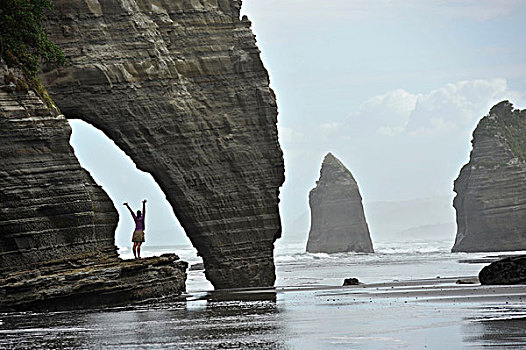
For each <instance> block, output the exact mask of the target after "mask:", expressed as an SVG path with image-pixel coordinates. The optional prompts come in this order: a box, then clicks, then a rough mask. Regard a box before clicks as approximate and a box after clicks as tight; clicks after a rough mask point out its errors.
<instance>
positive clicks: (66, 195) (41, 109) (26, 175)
mask: <svg viewBox="0 0 526 350" xmlns="http://www.w3.org/2000/svg"><path fill="white" fill-rule="evenodd" d="M17 86H18V88H17ZM70 135H71V128H70V127H69V124H68V122H67V121H66V119H65V118H64V116H63V115H61V114H59V113H58V111H57V110H55V109H54V108H53V107H52V106H51V107H49V106H47V105H46V104H45V103H44V102H43V100H42V98H40V97H39V96H38V95H37V94H35V93H34V92H33V91H28V90H27V83H26V81H25V78H24V76H23V74H22V73H21V72H19V71H16V70H12V69H11V70H8V69H7V67H5V66H4V65H3V64H2V62H0V137H1V139H2V142H1V143H0V159H2V175H1V176H0V309H1V310H29V309H30V310H35V309H48V310H49V309H56V310H62V309H67V308H78V307H87V306H90V307H91V306H102V305H114V304H124V303H128V302H132V301H140V300H144V299H146V298H160V297H163V296H168V295H169V296H176V295H180V294H181V293H182V292H184V290H185V287H184V284H185V281H186V272H185V269H186V263H184V262H179V261H178V258H177V257H176V256H174V255H172V256H165V257H162V258H156V259H145V260H141V261H140V262H122V261H121V260H120V259H119V258H118V254H117V249H116V247H115V244H114V234H115V227H116V226H117V221H118V214H117V211H116V210H115V208H114V207H113V204H112V202H111V200H110V199H109V197H108V196H107V195H106V193H105V192H104V191H103V190H102V189H101V188H100V186H98V185H97V184H96V183H95V182H94V181H93V179H92V178H91V176H90V175H89V173H88V172H86V171H85V170H84V169H82V168H81V166H80V164H79V163H78V161H77V159H76V157H75V155H74V154H73V149H72V148H71V146H70V145H69V138H70Z"/></svg>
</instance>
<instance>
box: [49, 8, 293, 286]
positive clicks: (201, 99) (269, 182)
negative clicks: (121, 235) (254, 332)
mask: <svg viewBox="0 0 526 350" xmlns="http://www.w3.org/2000/svg"><path fill="white" fill-rule="evenodd" d="M54 4H55V14H54V15H53V17H52V18H51V19H50V20H49V22H48V23H47V27H48V29H49V31H50V34H51V35H50V36H51V38H52V40H53V41H54V42H55V43H56V44H57V45H58V46H59V47H60V48H61V49H62V50H63V51H64V53H65V55H66V57H67V59H68V64H67V66H66V67H65V68H61V69H59V70H53V71H48V72H46V73H45V74H44V75H43V76H42V78H43V80H44V82H45V84H46V86H47V87H48V89H49V91H50V94H51V96H52V97H53V99H54V101H55V102H57V104H58V106H59V107H60V109H61V110H62V111H63V113H64V114H65V115H66V117H67V118H80V119H83V120H85V121H87V122H89V123H91V124H93V125H94V126H95V127H97V128H98V129H100V130H102V131H103V132H104V133H105V134H106V135H108V136H109V137H110V138H111V139H112V140H113V141H115V143H116V144H117V145H118V146H119V147H120V148H121V149H122V150H124V151H125V152H126V153H127V154H128V155H129V156H130V157H131V158H132V159H133V160H134V162H135V163H136V164H137V166H138V167H139V168H140V169H141V170H144V171H147V172H149V173H151V174H152V175H153V177H154V178H155V180H156V181H157V182H158V183H159V185H160V187H161V188H162V189H163V191H164V193H165V194H166V196H167V198H168V200H169V202H170V203H171V204H172V207H173V209H174V212H175V214H176V216H177V217H178V219H179V221H180V222H181V225H182V226H183V227H184V229H185V231H186V233H187V235H188V236H189V238H190V240H191V241H192V243H193V244H194V246H195V247H196V248H197V250H198V252H199V254H200V255H201V256H202V258H203V261H204V264H205V268H206V276H207V278H208V279H209V280H210V281H211V282H212V284H213V285H214V286H215V287H216V288H229V287H253V286H271V285H273V283H274V280H275V273H274V261H273V246H274V241H275V240H276V239H277V238H279V237H280V235H281V223H280V217H279V211H278V201H279V200H278V195H279V188H280V186H281V184H282V183H283V181H284V166H283V158H282V152H281V149H280V147H279V144H278V138H277V127H276V122H277V107H276V100H275V97H274V94H273V92H272V91H271V89H270V88H269V79H268V74H267V71H266V70H265V68H264V67H263V64H262V62H261V59H260V57H259V50H258V48H257V46H256V44H255V37H254V34H253V33H252V31H251V29H250V25H251V23H250V22H249V21H248V20H247V19H246V18H243V19H240V13H239V12H240V7H241V1H236V0H200V1H188V0H174V1H153V0H131V1H124V0H118V1H97V0H95V1H66V0H55V1H54ZM116 171H118V170H116Z"/></svg>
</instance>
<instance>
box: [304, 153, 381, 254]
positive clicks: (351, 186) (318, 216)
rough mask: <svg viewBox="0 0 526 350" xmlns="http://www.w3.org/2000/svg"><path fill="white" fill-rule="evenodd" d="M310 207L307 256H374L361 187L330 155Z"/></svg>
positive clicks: (314, 189)
mask: <svg viewBox="0 0 526 350" xmlns="http://www.w3.org/2000/svg"><path fill="white" fill-rule="evenodd" d="M309 204H310V207H311V228H310V232H309V240H308V242H307V251H308V252H310V253H339V252H350V251H354V252H363V253H373V252H374V250H373V244H372V242H371V237H370V235H369V228H368V226H367V222H366V220H365V215H364V212H363V206H362V196H361V195H360V190H359V189H358V184H357V183H356V180H355V179H354V177H353V176H352V174H351V172H350V171H349V170H348V169H347V168H346V167H345V166H344V165H343V164H342V162H340V161H339V160H338V159H337V158H336V157H335V156H333V155H332V154H331V153H329V154H327V155H326V156H325V159H324V160H323V164H322V166H321V171H320V179H319V180H318V181H317V182H316V187H315V188H313V189H312V190H311V191H310V193H309Z"/></svg>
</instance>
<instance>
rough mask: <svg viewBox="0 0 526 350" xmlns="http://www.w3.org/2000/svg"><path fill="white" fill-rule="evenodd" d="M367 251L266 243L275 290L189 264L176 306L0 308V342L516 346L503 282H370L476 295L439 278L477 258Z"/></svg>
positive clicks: (472, 268)
mask: <svg viewBox="0 0 526 350" xmlns="http://www.w3.org/2000/svg"><path fill="white" fill-rule="evenodd" d="M375 248H376V251H377V252H376V254H369V255H367V254H337V255H326V254H306V253H302V252H301V251H302V249H303V247H302V246H301V245H300V244H298V245H288V246H285V247H278V249H277V250H276V265H277V277H278V278H277V283H276V285H277V287H276V289H273V290H264V291H250V292H222V293H217V292H210V289H211V288H210V284H209V283H208V282H207V281H206V280H205V279H204V277H203V274H202V272H200V271H190V272H189V280H188V291H189V292H190V293H191V294H192V295H191V297H189V299H188V301H187V302H179V303H168V304H150V305H142V306H134V307H125V308H109V309H103V310H87V311H71V312H58V313H8V314H0V348H2V349H4V348H5V349H33V348H43V349H114V348H118V349H134V348H138V349H162V348H165V349H174V348H177V349H213V348H227V349H232V348H241V349H250V348H254V349H325V348H331V349H333V348H334V349H400V348H405V349H422V348H429V349H464V348H465V349H479V348H481V347H486V346H488V347H497V346H499V347H503V348H509V347H526V338H525V332H524V329H525V328H524V327H525V326H526V305H525V304H523V303H522V296H521V295H513V293H511V292H510V291H509V289H506V288H502V289H499V290H497V291H496V293H495V292H493V291H492V290H490V291H489V292H492V293H494V294H491V295H490V296H489V297H487V296H484V297H483V298H472V297H471V298H469V297H465V298H458V297H455V298H449V299H448V300H445V299H441V298H438V297H428V298H422V297H420V298H419V297H418V296H415V295H417V294H406V291H407V290H410V289H412V290H416V289H418V288H428V287H426V283H423V282H418V283H416V284H415V285H413V286H407V285H406V286H404V283H399V285H397V284H393V286H394V287H393V288H394V289H393V290H395V291H397V292H398V294H395V295H390V296H388V295H387V294H388V292H389V291H390V290H389V287H388V286H389V284H388V285H386V286H387V287H382V286H380V287H378V285H375V284H372V283H379V282H387V283H391V282H393V281H404V280H415V279H421V278H432V279H434V281H435V282H436V281H437V279H436V277H437V276H441V279H440V283H441V284H440V285H436V286H435V287H434V288H436V289H435V290H436V291H438V292H437V293H440V292H441V291H442V290H447V289H455V288H457V289H456V290H459V289H458V288H466V289H465V290H466V291H467V290H472V289H473V288H475V289H474V290H477V288H479V287H477V286H455V284H454V282H451V281H446V280H445V278H446V277H454V276H469V275H476V274H477V273H478V271H479V270H480V269H481V268H482V266H484V265H486V264H485V263H478V264H468V263H462V262H461V261H464V260H470V259H481V258H484V257H485V256H487V254H458V253H457V254H452V253H449V251H448V250H449V248H450V247H449V244H448V243H447V242H435V243H429V242H428V243H422V244H419V243H413V244H412V245H408V244H404V243H385V244H381V243H380V244H378V243H377V244H375ZM170 249H173V247H172V248H170V247H168V248H163V249H157V248H156V250H157V253H162V252H163V251H166V250H168V251H170ZM154 250H155V249H154ZM172 251H173V250H172ZM177 252H178V253H179V254H180V255H181V257H182V258H183V259H186V260H189V261H190V262H192V263H195V262H198V261H199V259H198V258H197V257H196V256H195V253H193V252H191V250H188V251H185V250H184V249H181V250H179V251H177ZM147 253H148V252H147V250H145V255H147ZM151 253H152V254H153V253H154V252H151ZM185 254H186V255H187V256H186V257H185ZM192 254H194V255H193V256H192ZM495 255H497V254H495ZM345 277H357V278H358V279H360V280H361V281H362V282H365V283H367V284H368V285H366V286H359V287H353V288H343V287H340V285H341V283H342V281H343V278H345ZM480 288H482V287H480ZM424 290H427V289H424ZM462 291H463V290H460V293H461V294H462V293H463V292H462ZM424 294H425V293H424ZM465 295H466V296H468V295H469V293H468V292H465Z"/></svg>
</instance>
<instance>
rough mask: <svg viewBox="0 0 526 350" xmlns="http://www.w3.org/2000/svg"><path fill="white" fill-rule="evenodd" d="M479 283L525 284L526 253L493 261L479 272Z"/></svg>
mask: <svg viewBox="0 0 526 350" xmlns="http://www.w3.org/2000/svg"><path fill="white" fill-rule="evenodd" d="M479 280H480V283H481V284H526V255H522V256H512V257H509V258H504V259H502V260H499V261H495V262H493V263H491V264H489V265H488V266H486V267H484V268H483V269H482V270H481V271H480V273H479Z"/></svg>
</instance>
